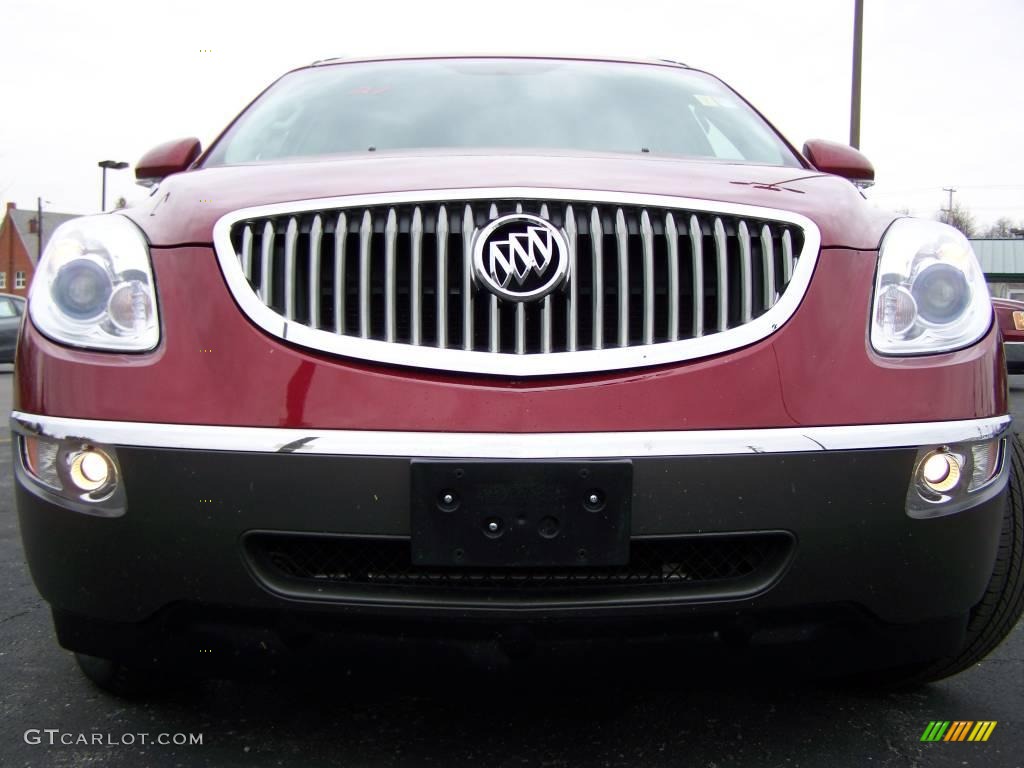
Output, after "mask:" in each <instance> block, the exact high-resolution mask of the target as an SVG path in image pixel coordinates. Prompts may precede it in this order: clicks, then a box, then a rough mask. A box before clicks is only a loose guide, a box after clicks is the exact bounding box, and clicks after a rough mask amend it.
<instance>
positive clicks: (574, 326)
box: [565, 205, 580, 352]
mask: <svg viewBox="0 0 1024 768" xmlns="http://www.w3.org/2000/svg"><path fill="white" fill-rule="evenodd" d="M565 234H566V235H567V236H568V238H569V303H568V305H567V306H566V315H567V317H566V340H565V345H566V349H567V350H568V351H569V352H575V351H576V350H577V348H578V347H577V345H578V344H579V301H580V283H579V278H578V265H579V259H578V257H577V250H578V248H579V237H578V234H579V233H578V231H577V229H576V212H575V211H574V210H573V209H572V205H567V206H565Z"/></svg>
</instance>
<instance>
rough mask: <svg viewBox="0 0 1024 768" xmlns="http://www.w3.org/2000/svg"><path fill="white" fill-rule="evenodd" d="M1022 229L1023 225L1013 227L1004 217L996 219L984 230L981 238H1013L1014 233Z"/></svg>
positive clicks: (1011, 222)
mask: <svg viewBox="0 0 1024 768" xmlns="http://www.w3.org/2000/svg"><path fill="white" fill-rule="evenodd" d="M1021 228H1024V223H1021V224H1020V225H1018V226H1014V224H1013V221H1012V220H1011V219H1009V218H1007V217H1006V216H1003V217H1002V218H999V219H996V223H995V224H993V225H992V226H991V227H989V228H988V229H986V230H985V233H984V235H983V237H997V238H999V237H1015V235H1014V231H1015V230H1017V229H1021Z"/></svg>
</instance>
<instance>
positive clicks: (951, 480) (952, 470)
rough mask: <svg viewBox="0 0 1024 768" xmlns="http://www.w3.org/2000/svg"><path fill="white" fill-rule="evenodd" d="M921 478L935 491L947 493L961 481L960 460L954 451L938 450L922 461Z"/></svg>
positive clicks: (926, 485)
mask: <svg viewBox="0 0 1024 768" xmlns="http://www.w3.org/2000/svg"><path fill="white" fill-rule="evenodd" d="M921 480H922V481H923V483H924V485H925V487H926V488H927V489H928V490H930V491H933V492H935V493H947V492H949V491H951V490H953V489H954V488H956V486H957V483H959V482H960V461H959V459H958V458H957V457H956V456H954V455H953V454H952V453H946V452H945V451H936V452H935V453H933V454H931V455H930V456H929V457H928V458H926V459H925V460H924V461H923V462H922V463H921Z"/></svg>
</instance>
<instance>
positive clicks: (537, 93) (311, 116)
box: [205, 59, 800, 167]
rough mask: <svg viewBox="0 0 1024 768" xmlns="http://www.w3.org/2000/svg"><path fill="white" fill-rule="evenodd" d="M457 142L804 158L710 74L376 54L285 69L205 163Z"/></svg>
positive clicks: (766, 159) (788, 160) (788, 162)
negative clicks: (363, 58) (364, 58)
mask: <svg viewBox="0 0 1024 768" xmlns="http://www.w3.org/2000/svg"><path fill="white" fill-rule="evenodd" d="M455 148H479V149H486V148H505V149H554V150H576V151H594V152H618V153H623V152H624V153H650V154H653V155H672V156H681V157H695V158H707V159H714V160H725V161H734V162H745V163H759V164H768V165H785V166H795V167H799V166H800V164H799V161H798V160H797V159H796V157H795V156H794V155H793V153H792V152H791V151H790V150H789V149H788V148H787V147H786V145H785V144H784V143H783V142H782V140H781V139H780V138H779V137H778V136H777V135H776V134H775V133H774V132H773V131H772V129H771V128H769V127H768V125H767V124H765V122H764V121H763V120H762V119H761V118H760V117H759V116H758V115H757V114H756V113H755V112H754V111H753V110H751V109H750V108H749V107H748V106H747V105H746V104H745V103H744V102H743V101H742V100H741V99H739V98H738V97H737V96H736V94H734V93H733V92H732V91H731V90H729V89H728V88H727V87H725V86H724V85H723V84H722V83H721V82H720V81H718V80H716V79H715V78H713V77H711V76H709V75H706V74H704V73H701V72H693V71H689V70H685V69H681V68H678V67H663V66H651V65H642V64H616V63H611V62H592V61H565V60H538V59H526V60H522V59H441V60H414V61H382V62H364V63H353V64H341V65H330V66H322V67H313V68H309V69H302V70H299V71H296V72H292V73H290V74H288V75H285V76H284V77H283V78H281V79H280V80H279V81H278V82H276V83H275V84H274V85H273V86H271V87H270V89H268V90H267V91H266V93H264V94H263V95H262V96H261V97H260V98H259V99H257V101H256V102H255V103H254V104H253V105H252V106H251V107H250V108H249V109H248V110H246V112H245V113H244V114H243V115H242V116H241V117H240V118H239V119H238V120H237V121H236V122H235V124H234V125H232V126H231V128H230V129H229V130H228V131H227V132H226V134H225V135H224V136H223V137H222V139H221V140H220V141H219V142H218V143H217V144H216V146H215V147H214V148H213V150H212V151H211V153H210V155H209V157H208V158H207V160H206V162H205V165H207V166H210V165H234V164H238V163H252V162H263V161H273V160H284V159H288V158H301V157H310V156H316V155H334V154H339V153H366V152H373V151H378V150H379V151H386V150H408V149H455Z"/></svg>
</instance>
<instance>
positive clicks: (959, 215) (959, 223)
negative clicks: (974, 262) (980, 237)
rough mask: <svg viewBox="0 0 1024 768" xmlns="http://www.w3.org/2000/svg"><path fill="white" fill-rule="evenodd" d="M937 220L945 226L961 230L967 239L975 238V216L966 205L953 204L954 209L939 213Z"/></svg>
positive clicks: (946, 209)
mask: <svg viewBox="0 0 1024 768" xmlns="http://www.w3.org/2000/svg"><path fill="white" fill-rule="evenodd" d="M937 218H938V220H939V221H941V222H942V223H943V224H949V225H950V226H952V227H956V228H957V229H959V230H960V231H961V232H963V233H964V236H965V237H973V236H974V214H972V213H971V212H970V211H969V210H968V209H967V206H965V205H961V204H960V203H953V207H952V208H944V209H943V210H941V211H939V215H938V216H937Z"/></svg>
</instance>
